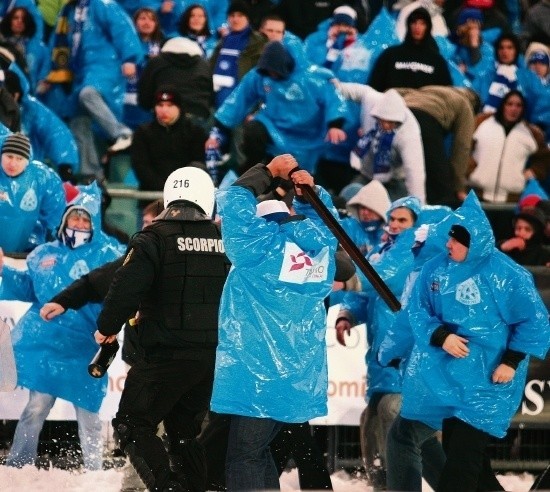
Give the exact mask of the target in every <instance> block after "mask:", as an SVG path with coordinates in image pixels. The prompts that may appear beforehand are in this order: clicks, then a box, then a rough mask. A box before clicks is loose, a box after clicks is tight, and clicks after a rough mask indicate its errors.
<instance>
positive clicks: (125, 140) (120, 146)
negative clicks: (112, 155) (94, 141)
mask: <svg viewBox="0 0 550 492" xmlns="http://www.w3.org/2000/svg"><path fill="white" fill-rule="evenodd" d="M130 145H132V135H131V134H130V135H122V136H120V137H118V138H117V139H116V141H115V143H114V144H113V145H111V146H110V147H109V148H108V149H107V150H108V151H109V152H121V151H123V150H126V149H127V148H128V147H130Z"/></svg>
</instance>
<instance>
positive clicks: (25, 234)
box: [0, 136, 65, 253]
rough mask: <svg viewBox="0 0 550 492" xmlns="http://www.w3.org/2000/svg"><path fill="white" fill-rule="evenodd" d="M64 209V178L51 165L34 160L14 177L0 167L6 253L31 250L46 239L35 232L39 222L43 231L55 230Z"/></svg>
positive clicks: (1, 236)
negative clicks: (36, 236)
mask: <svg viewBox="0 0 550 492" xmlns="http://www.w3.org/2000/svg"><path fill="white" fill-rule="evenodd" d="M4 139H5V136H3V137H1V138H0V141H2V142H3V141H4ZM0 145H1V144H0ZM64 209H65V193H64V191H63V186H62V183H61V179H60V178H59V176H58V175H57V173H56V172H55V171H53V170H52V169H50V168H48V167H47V166H45V165H44V164H42V163H41V162H38V161H31V162H29V164H28V165H27V167H26V168H25V170H24V171H23V172H22V173H21V174H20V175H19V176H16V177H14V178H12V177H10V176H8V175H7V174H6V173H5V172H4V171H3V170H2V169H1V168H0V231H1V232H0V247H1V248H2V249H3V250H4V251H5V252H6V253H8V252H12V253H14V252H24V251H29V250H30V249H32V248H34V247H35V246H36V245H37V244H39V242H40V241H42V242H43V241H44V237H40V238H34V237H33V236H32V232H33V230H35V226H36V223H37V222H39V223H40V225H41V229H42V230H44V231H49V232H52V231H55V229H56V228H57V226H58V225H59V221H60V220H61V215H62V214H63V210H64ZM37 241H39V242H37Z"/></svg>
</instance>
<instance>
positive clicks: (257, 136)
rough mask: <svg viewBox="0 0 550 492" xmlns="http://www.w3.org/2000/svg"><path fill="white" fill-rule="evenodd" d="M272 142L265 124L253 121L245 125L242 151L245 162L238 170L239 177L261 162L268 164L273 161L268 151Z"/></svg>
mask: <svg viewBox="0 0 550 492" xmlns="http://www.w3.org/2000/svg"><path fill="white" fill-rule="evenodd" d="M270 142H271V137H270V136H269V133H267V129H266V127H265V126H264V125H263V123H260V122H259V121H256V120H252V121H247V122H246V123H244V124H243V141H242V145H241V151H242V153H243V154H244V157H245V162H244V164H243V165H242V166H240V167H239V169H238V173H239V175H241V174H243V173H244V172H245V171H248V169H250V168H251V167H253V166H255V165H256V164H258V163H259V162H264V163H267V162H268V161H269V160H270V159H271V156H270V155H268V154H267V150H266V149H267V146H268V144H269V143H270Z"/></svg>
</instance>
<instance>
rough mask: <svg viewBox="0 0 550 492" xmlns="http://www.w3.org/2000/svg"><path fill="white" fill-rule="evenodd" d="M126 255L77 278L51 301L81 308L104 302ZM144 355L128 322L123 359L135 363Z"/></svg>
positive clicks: (66, 306)
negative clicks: (88, 304) (91, 303)
mask: <svg viewBox="0 0 550 492" xmlns="http://www.w3.org/2000/svg"><path fill="white" fill-rule="evenodd" d="M123 261H124V257H121V258H118V259H116V260H114V261H111V262H109V263H105V265H102V266H100V267H99V268H96V269H95V270H92V271H91V272H90V273H88V274H86V275H83V276H82V277H80V278H79V279H78V280H75V281H74V282H73V283H72V284H71V285H69V286H68V287H67V288H66V289H63V290H62V291H61V292H60V293H59V294H57V295H56V296H55V297H54V298H53V299H51V300H50V301H49V302H56V303H57V304H60V305H61V306H63V307H64V308H65V310H67V309H75V310H76V309H80V308H81V307H82V306H84V305H85V304H87V303H89V302H103V299H105V296H106V295H107V292H109V286H110V285H111V281H112V280H113V277H114V275H115V272H116V271H117V270H118V269H119V268H120V267H121V266H122V262H123ZM142 357H143V350H142V349H140V348H139V346H138V339H137V332H136V330H135V329H134V328H132V327H130V326H129V325H128V324H126V325H125V329H124V343H123V345H122V360H123V361H124V362H126V363H127V364H130V365H132V364H135V363H136V362H138V361H139V360H140V359H141V358H142Z"/></svg>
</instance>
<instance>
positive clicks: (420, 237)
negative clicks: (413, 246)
mask: <svg viewBox="0 0 550 492" xmlns="http://www.w3.org/2000/svg"><path fill="white" fill-rule="evenodd" d="M429 230H430V225H429V224H422V225H421V226H420V227H419V228H418V229H416V231H414V242H415V243H425V242H426V238H427V237H428V231H429Z"/></svg>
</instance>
